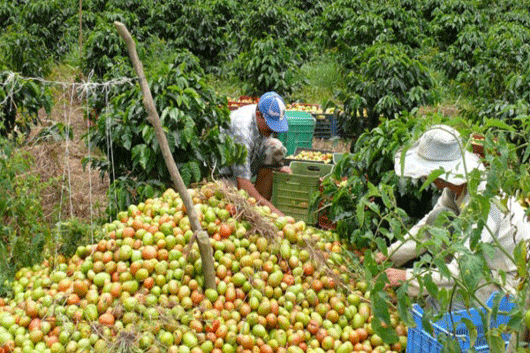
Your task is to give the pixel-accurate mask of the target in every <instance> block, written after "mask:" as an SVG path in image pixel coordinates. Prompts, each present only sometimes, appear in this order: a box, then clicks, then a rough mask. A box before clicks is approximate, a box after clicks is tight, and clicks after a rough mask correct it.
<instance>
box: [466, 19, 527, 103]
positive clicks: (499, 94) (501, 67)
mask: <svg viewBox="0 0 530 353" xmlns="http://www.w3.org/2000/svg"><path fill="white" fill-rule="evenodd" d="M482 39H483V40H482V43H483V44H482V45H481V46H479V47H477V48H475V49H474V50H473V61H472V62H474V63H476V64H475V65H472V66H471V68H470V70H468V71H464V72H461V73H460V75H459V76H458V80H459V81H460V82H463V83H464V84H466V85H467V86H468V87H469V88H470V89H471V90H472V91H473V92H474V93H476V95H477V96H478V97H482V98H487V99H507V100H509V101H513V99H514V98H515V99H517V98H519V97H514V96H510V93H515V92H513V91H507V90H506V79H507V78H508V77H509V76H510V75H511V74H514V73H522V72H523V70H524V69H527V68H528V61H529V60H530V45H529V44H528V43H529V42H530V30H529V29H528V28H526V27H524V26H522V25H519V24H513V23H503V22H500V23H498V24H495V25H493V26H491V27H490V28H489V30H488V31H487V32H486V33H484V36H483V38H482Z"/></svg>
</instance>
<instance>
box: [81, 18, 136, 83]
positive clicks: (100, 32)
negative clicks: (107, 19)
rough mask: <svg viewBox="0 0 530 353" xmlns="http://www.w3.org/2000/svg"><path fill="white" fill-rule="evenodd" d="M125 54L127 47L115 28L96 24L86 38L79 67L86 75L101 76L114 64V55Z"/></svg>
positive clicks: (122, 55) (123, 55)
mask: <svg viewBox="0 0 530 353" xmlns="http://www.w3.org/2000/svg"><path fill="white" fill-rule="evenodd" d="M126 56H127V48H126V46H125V45H124V43H123V41H122V39H121V38H120V36H119V34H118V32H117V31H116V28H114V26H112V25H110V24H104V25H103V24H102V25H98V26H97V27H96V28H95V29H94V31H93V32H92V33H91V35H90V36H89V37H88V38H87V40H86V43H85V46H84V53H83V56H82V61H81V69H82V71H83V73H84V74H85V75H86V76H89V75H91V74H92V73H93V75H94V76H95V77H96V78H103V76H104V75H105V74H106V73H107V72H109V71H110V70H111V69H112V66H114V64H115V58H116V57H126Z"/></svg>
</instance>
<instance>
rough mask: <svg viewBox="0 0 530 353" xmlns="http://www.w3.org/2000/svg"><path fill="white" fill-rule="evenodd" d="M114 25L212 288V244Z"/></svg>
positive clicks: (137, 65) (123, 31) (130, 43)
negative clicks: (195, 239) (136, 79)
mask: <svg viewBox="0 0 530 353" xmlns="http://www.w3.org/2000/svg"><path fill="white" fill-rule="evenodd" d="M114 26H116V29H117V30H118V32H119V34H120V35H121V36H122V38H123V39H124V40H125V43H127V49H128V51H129V57H130V58H131V61H132V63H133V67H134V70H135V71H136V74H137V75H138V78H139V80H140V88H141V89H142V94H143V99H142V100H143V103H144V106H145V109H146V110H147V114H148V115H147V120H148V121H149V122H150V123H151V125H153V127H154V129H155V134H156V138H157V140H158V144H159V145H160V150H161V151H162V155H163V156H164V160H165V162H166V165H167V168H168V170H169V173H170V175H171V180H172V181H173V183H174V184H175V185H176V187H177V191H178V192H179V194H180V197H181V198H182V201H183V202H184V206H186V212H187V213H188V217H189V219H190V225H191V229H192V230H193V231H194V232H195V234H196V235H197V243H198V245H199V252H200V254H201V260H202V270H203V274H204V285H205V288H210V289H215V288H216V284H215V269H214V260H213V252H212V247H211V245H210V238H209V237H208V233H207V232H206V231H204V230H203V229H202V227H201V223H200V222H199V218H198V217H197V211H196V210H195V207H194V205H193V201H192V199H191V197H190V194H189V193H188V189H187V187H186V185H185V184H184V182H183V181H182V177H181V176H180V173H179V171H178V169H177V165H176V164H175V160H174V159H173V155H172V154H171V151H170V150H169V145H168V143H167V139H166V135H165V134H164V130H162V124H161V123H160V118H159V116H158V113H157V111H156V107H155V104H154V102H153V97H152V96H151V90H150V89H149V85H148V84H147V80H146V78H145V75H144V69H143V65H142V62H141V61H140V59H139V58H138V54H137V52H136V44H135V43H134V40H133V39H132V37H131V35H130V33H129V31H128V30H127V28H126V27H125V25H124V24H123V23H121V22H117V21H116V22H114Z"/></svg>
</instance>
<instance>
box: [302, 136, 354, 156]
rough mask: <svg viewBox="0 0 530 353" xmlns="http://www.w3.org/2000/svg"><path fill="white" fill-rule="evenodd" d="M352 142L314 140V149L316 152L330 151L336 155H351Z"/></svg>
mask: <svg viewBox="0 0 530 353" xmlns="http://www.w3.org/2000/svg"><path fill="white" fill-rule="evenodd" d="M350 144H351V141H346V140H342V139H338V140H325V139H317V138H315V139H313V144H312V148H313V149H316V150H328V151H333V152H335V153H349V152H350Z"/></svg>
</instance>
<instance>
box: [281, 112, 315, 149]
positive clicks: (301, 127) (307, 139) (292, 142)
mask: <svg viewBox="0 0 530 353" xmlns="http://www.w3.org/2000/svg"><path fill="white" fill-rule="evenodd" d="M285 116H286V118H287V123H288V124H289V131H287V132H283V133H281V134H278V139H279V140H280V141H282V143H283V145H284V146H285V147H286V148H287V155H288V156H289V155H292V154H293V153H294V152H295V151H296V148H297V147H307V148H311V147H312V145H313V133H314V131H315V125H316V119H315V118H314V117H313V116H312V115H311V114H309V113H307V112H302V111H296V110H287V111H286V112H285Z"/></svg>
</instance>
